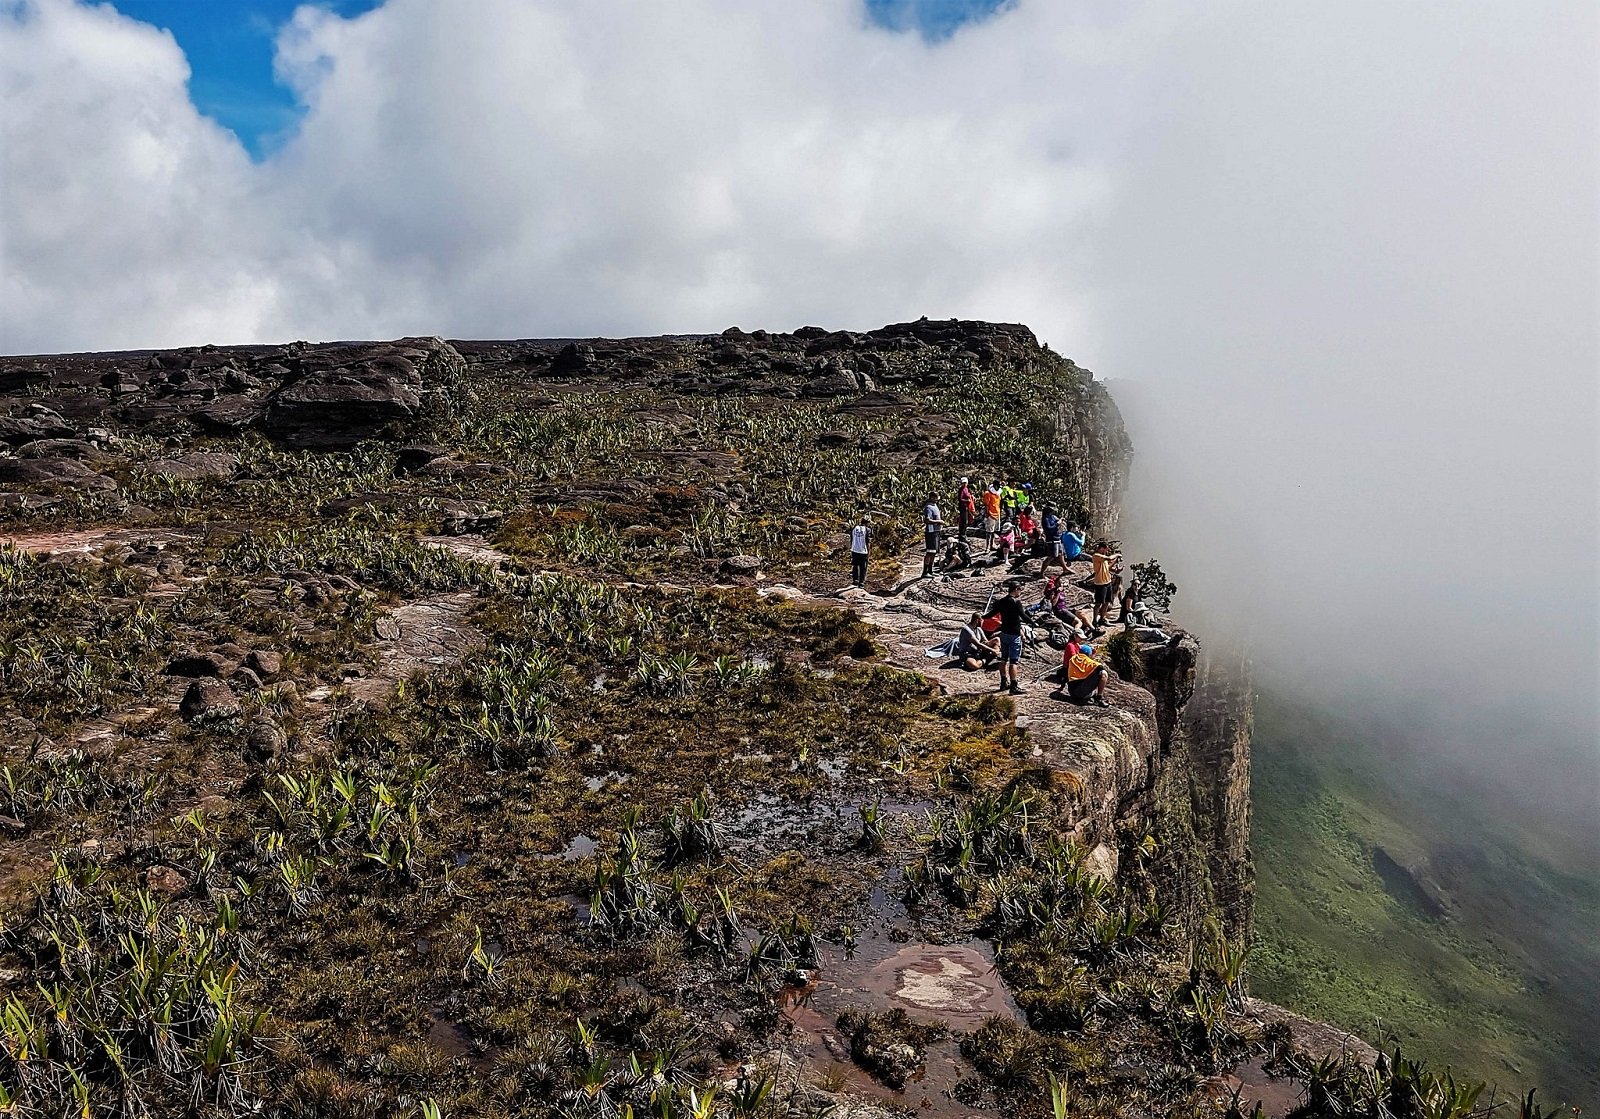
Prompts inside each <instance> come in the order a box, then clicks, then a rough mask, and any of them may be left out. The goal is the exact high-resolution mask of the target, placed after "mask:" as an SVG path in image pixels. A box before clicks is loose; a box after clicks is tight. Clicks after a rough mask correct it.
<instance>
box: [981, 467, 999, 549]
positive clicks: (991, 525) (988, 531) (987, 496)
mask: <svg viewBox="0 0 1600 1119" xmlns="http://www.w3.org/2000/svg"><path fill="white" fill-rule="evenodd" d="M983 516H984V521H983V546H984V548H985V549H987V550H988V551H991V552H992V551H994V537H995V533H997V532H999V531H1000V483H999V482H990V483H989V485H988V486H987V487H985V488H984V491H983Z"/></svg>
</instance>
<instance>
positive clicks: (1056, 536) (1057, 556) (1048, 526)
mask: <svg viewBox="0 0 1600 1119" xmlns="http://www.w3.org/2000/svg"><path fill="white" fill-rule="evenodd" d="M1040 527H1041V528H1042V529H1043V530H1044V562H1043V563H1041V564H1040V565H1039V574H1040V575H1043V574H1044V573H1045V572H1046V571H1048V570H1050V565H1051V564H1055V565H1056V566H1058V567H1060V568H1061V570H1062V571H1065V570H1066V569H1067V561H1066V560H1065V559H1063V558H1062V556H1061V518H1060V517H1058V516H1056V511H1055V510H1054V509H1053V508H1051V507H1049V506H1046V507H1045V511H1044V521H1043V523H1042V524H1041V526H1040Z"/></svg>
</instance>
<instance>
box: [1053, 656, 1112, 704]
mask: <svg viewBox="0 0 1600 1119" xmlns="http://www.w3.org/2000/svg"><path fill="white" fill-rule="evenodd" d="M1093 652H1094V650H1093V649H1091V648H1090V647H1089V646H1087V645H1078V644H1077V643H1076V642H1069V643H1068V645H1067V653H1066V655H1065V657H1064V660H1063V662H1064V664H1065V666H1066V676H1067V698H1068V699H1069V700H1071V701H1072V702H1074V703H1087V704H1089V705H1090V706H1093V707H1110V706H1111V705H1110V704H1109V703H1107V702H1106V666H1105V665H1103V664H1101V663H1100V662H1099V661H1097V660H1095V659H1094V657H1092V656H1091V655H1090V654H1091V653H1093Z"/></svg>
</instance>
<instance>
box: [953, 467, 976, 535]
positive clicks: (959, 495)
mask: <svg viewBox="0 0 1600 1119" xmlns="http://www.w3.org/2000/svg"><path fill="white" fill-rule="evenodd" d="M977 519H978V499H977V498H975V497H973V496H972V486H971V484H970V483H969V482H968V481H967V479H965V478H963V479H961V488H960V489H958V490H957V491H956V539H958V540H965V539H966V538H967V529H969V528H971V527H972V526H973V524H974V523H976V521H977Z"/></svg>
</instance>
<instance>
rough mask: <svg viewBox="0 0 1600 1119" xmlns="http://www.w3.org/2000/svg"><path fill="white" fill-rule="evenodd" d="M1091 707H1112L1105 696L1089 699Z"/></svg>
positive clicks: (1095, 696)
mask: <svg viewBox="0 0 1600 1119" xmlns="http://www.w3.org/2000/svg"><path fill="white" fill-rule="evenodd" d="M1089 706H1090V707H1110V706H1111V705H1110V704H1109V703H1107V702H1106V697H1105V696H1103V695H1094V696H1090V697H1089Z"/></svg>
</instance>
